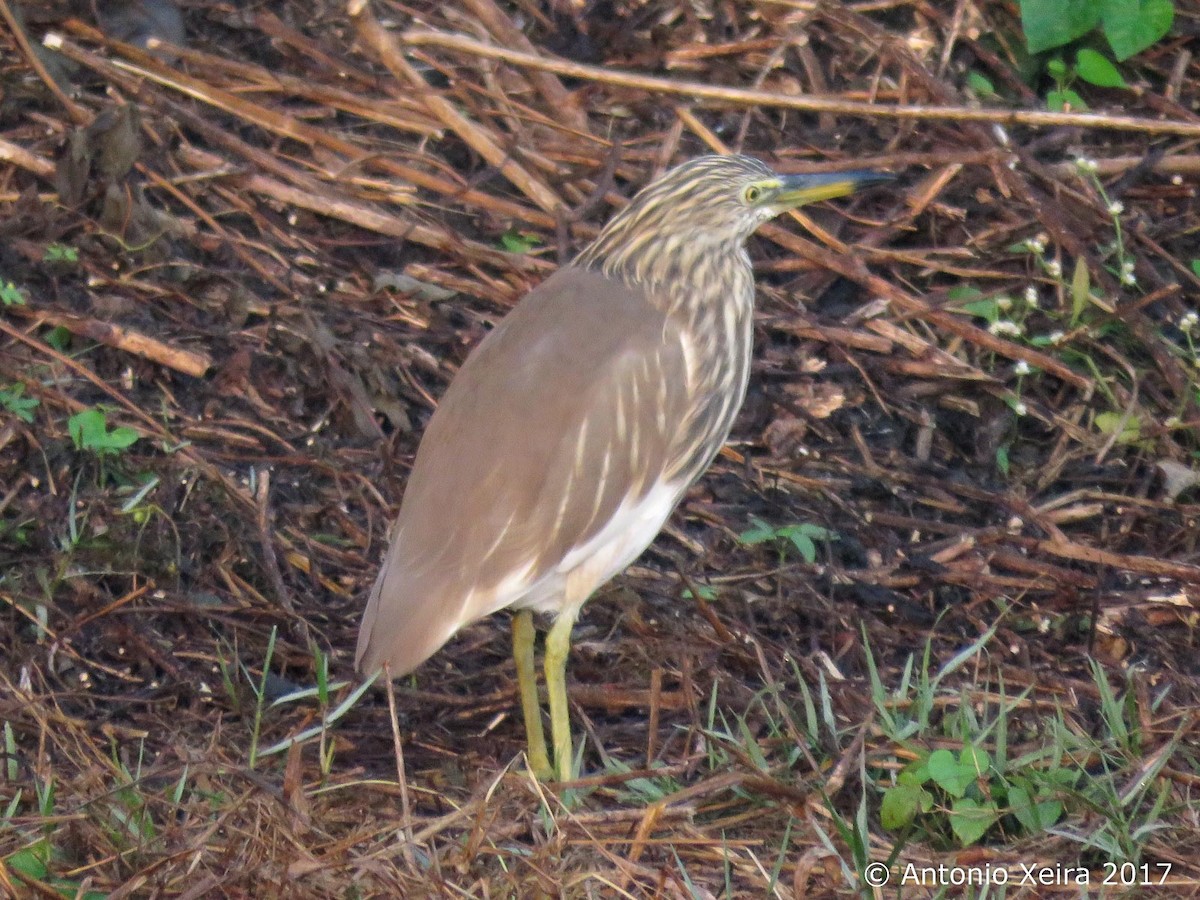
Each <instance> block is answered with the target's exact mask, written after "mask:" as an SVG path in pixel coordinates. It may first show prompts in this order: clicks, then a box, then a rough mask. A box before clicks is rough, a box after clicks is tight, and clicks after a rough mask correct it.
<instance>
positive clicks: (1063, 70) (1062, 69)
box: [1046, 56, 1067, 81]
mask: <svg viewBox="0 0 1200 900" xmlns="http://www.w3.org/2000/svg"><path fill="white" fill-rule="evenodd" d="M1046 71H1047V72H1049V73H1050V77H1051V78H1053V79H1054V80H1055V81H1061V80H1062V79H1064V78H1066V77H1067V64H1066V63H1065V62H1064V61H1063V58H1062V57H1061V56H1056V57H1054V59H1048V60H1046Z"/></svg>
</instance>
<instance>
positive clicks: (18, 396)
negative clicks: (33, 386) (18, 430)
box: [0, 382, 42, 422]
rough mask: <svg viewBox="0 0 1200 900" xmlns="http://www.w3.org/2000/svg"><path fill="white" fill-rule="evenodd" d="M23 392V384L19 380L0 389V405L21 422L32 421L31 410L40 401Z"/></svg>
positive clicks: (35, 407) (36, 406)
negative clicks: (10, 385) (8, 386)
mask: <svg viewBox="0 0 1200 900" xmlns="http://www.w3.org/2000/svg"><path fill="white" fill-rule="evenodd" d="M24 394H25V385H23V384H21V383H19V382H18V383H17V384H14V385H13V386H12V387H10V388H6V389H4V390H0V406H3V407H4V408H5V409H7V410H8V411H9V412H10V413H12V414H13V415H14V416H16V417H17V418H18V419H20V420H21V421H22V422H32V421H33V411H34V410H35V409H37V408H38V406H39V405H40V404H41V402H42V401H40V400H39V399H38V398H37V397H26V396H24Z"/></svg>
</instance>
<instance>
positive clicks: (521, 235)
mask: <svg viewBox="0 0 1200 900" xmlns="http://www.w3.org/2000/svg"><path fill="white" fill-rule="evenodd" d="M541 242H542V239H541V238H540V237H538V236H537V235H536V234H530V233H528V232H525V231H517V229H515V228H510V229H509V230H508V231H506V232H504V234H502V235H500V245H501V246H502V247H503V248H504V249H505V250H507V251H508V252H509V253H528V252H529V251H530V250H532V249H533V248H534V247H536V246H537V245H538V244H540V243H541Z"/></svg>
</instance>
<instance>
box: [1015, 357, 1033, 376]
mask: <svg viewBox="0 0 1200 900" xmlns="http://www.w3.org/2000/svg"><path fill="white" fill-rule="evenodd" d="M1013 371H1014V372H1016V373H1017V374H1018V375H1028V374H1029V373H1030V372H1032V371H1033V369H1031V368H1030V367H1029V363H1027V362H1025V360H1023V359H1018V360H1017V364H1016V365H1015V366H1013Z"/></svg>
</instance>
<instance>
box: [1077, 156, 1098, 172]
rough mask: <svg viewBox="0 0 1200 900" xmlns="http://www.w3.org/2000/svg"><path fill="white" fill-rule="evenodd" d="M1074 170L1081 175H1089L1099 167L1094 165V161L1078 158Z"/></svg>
mask: <svg viewBox="0 0 1200 900" xmlns="http://www.w3.org/2000/svg"><path fill="white" fill-rule="evenodd" d="M1075 168H1076V169H1077V170H1078V171H1079V173H1080V174H1081V175H1090V174H1092V173H1093V172H1095V171H1097V170H1098V169H1099V168H1100V166H1099V165H1097V164H1096V161H1095V160H1094V159H1088V158H1087V157H1086V156H1080V157H1079V158H1078V159H1076V160H1075Z"/></svg>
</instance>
